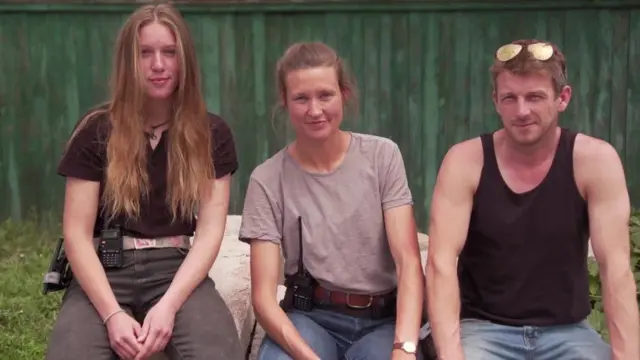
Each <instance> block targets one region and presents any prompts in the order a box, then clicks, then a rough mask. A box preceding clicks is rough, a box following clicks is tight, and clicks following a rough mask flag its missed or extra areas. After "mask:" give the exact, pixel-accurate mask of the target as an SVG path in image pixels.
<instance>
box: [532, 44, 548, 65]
mask: <svg viewBox="0 0 640 360" xmlns="http://www.w3.org/2000/svg"><path fill="white" fill-rule="evenodd" d="M529 51H530V52H531V54H533V57H535V58H536V59H538V60H540V61H546V60H549V59H550V58H551V57H552V56H553V47H552V46H551V45H549V44H545V43H538V44H532V45H529Z"/></svg>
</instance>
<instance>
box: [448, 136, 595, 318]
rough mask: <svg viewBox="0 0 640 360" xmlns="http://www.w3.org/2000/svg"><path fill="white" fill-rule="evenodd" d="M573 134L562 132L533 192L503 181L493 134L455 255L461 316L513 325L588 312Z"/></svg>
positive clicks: (485, 143)
mask: <svg viewBox="0 0 640 360" xmlns="http://www.w3.org/2000/svg"><path fill="white" fill-rule="evenodd" d="M575 138H576V133H573V132H570V131H568V130H566V129H562V131H561V135H560V141H559V144H558V147H557V150H556V153H555V155H554V159H553V161H552V164H551V167H550V169H549V172H548V174H547V176H546V177H545V178H544V180H543V181H542V182H541V183H540V185H538V186H537V187H536V188H534V189H533V190H531V191H529V192H526V193H522V194H517V193H514V192H513V191H511V189H510V188H509V187H508V186H507V185H506V183H505V182H504V180H503V178H502V176H501V174H500V171H499V170H498V163H497V160H496V156H495V150H494V146H493V134H484V135H482V136H481V139H482V147H483V153H484V166H483V168H482V174H481V176H480V183H479V185H478V189H477V191H476V194H475V197H474V205H473V210H472V213H471V219H470V224H469V233H468V235H467V241H466V244H465V246H464V248H463V250H462V252H461V253H460V256H459V260H458V277H459V281H460V296H461V316H462V318H477V319H485V320H490V321H493V322H496V323H500V324H505V325H514V326H523V325H532V326H548V325H560V324H569V323H574V322H578V321H581V320H583V319H584V318H586V317H587V316H588V315H589V313H590V311H591V306H590V301H589V280H588V272H587V256H588V239H589V222H588V214H587V204H586V201H585V200H584V199H583V198H582V196H581V195H580V192H579V190H578V187H577V185H576V182H575V178H574V176H573V145H574V142H575Z"/></svg>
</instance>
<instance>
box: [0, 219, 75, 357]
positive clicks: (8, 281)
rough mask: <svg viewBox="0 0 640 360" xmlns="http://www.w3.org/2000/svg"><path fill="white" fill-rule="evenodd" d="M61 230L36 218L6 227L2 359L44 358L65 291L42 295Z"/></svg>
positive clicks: (0, 267) (0, 235)
mask: <svg viewBox="0 0 640 360" xmlns="http://www.w3.org/2000/svg"><path fill="white" fill-rule="evenodd" d="M59 234H60V232H59V226H57V225H56V224H55V223H54V222H52V221H42V219H35V218H34V219H33V220H30V221H25V222H14V221H11V220H7V221H5V222H2V223H0V354H1V356H0V358H2V359H11V360H23V359H24V360H27V359H29V360H32V359H43V358H44V354H45V349H46V346H47V339H48V337H49V332H50V331H51V326H52V325H53V322H54V320H55V316H56V314H57V311H58V307H59V305H60V299H61V296H62V293H61V292H58V293H53V294H51V293H50V294H48V295H46V296H44V295H42V293H41V289H42V276H43V275H44V272H45V271H46V270H47V268H48V266H49V261H50V256H51V253H52V251H53V246H54V244H55V240H56V239H57V237H58V236H59Z"/></svg>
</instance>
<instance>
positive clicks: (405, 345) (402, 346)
mask: <svg viewBox="0 0 640 360" xmlns="http://www.w3.org/2000/svg"><path fill="white" fill-rule="evenodd" d="M393 349H394V350H396V349H399V350H402V351H404V352H406V353H407V354H415V353H416V349H417V347H416V344H415V343H413V342H411V341H403V342H397V343H393Z"/></svg>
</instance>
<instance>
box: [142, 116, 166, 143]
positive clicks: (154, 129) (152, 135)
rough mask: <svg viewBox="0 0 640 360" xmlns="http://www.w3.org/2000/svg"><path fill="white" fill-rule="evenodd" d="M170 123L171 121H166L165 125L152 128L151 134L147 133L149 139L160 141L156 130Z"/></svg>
mask: <svg viewBox="0 0 640 360" xmlns="http://www.w3.org/2000/svg"><path fill="white" fill-rule="evenodd" d="M168 122H169V120H167V121H165V122H163V123H161V124H158V125H154V126H151V132H150V133H149V132H145V134H147V137H148V138H149V139H151V140H156V139H158V137H157V136H156V129H157V128H159V127H160V126H163V125H165V124H166V123H168Z"/></svg>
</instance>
